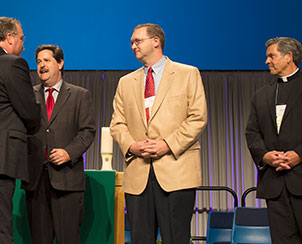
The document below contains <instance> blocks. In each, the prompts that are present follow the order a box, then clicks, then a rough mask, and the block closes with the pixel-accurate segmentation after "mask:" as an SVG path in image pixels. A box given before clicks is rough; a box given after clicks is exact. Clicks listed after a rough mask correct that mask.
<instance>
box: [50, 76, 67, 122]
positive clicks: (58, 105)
mask: <svg viewBox="0 0 302 244" xmlns="http://www.w3.org/2000/svg"><path fill="white" fill-rule="evenodd" d="M70 94H71V92H70V87H69V85H68V84H67V83H66V82H64V81H63V83H62V86H61V89H60V92H59V95H58V97H57V101H56V103H55V106H54V108H53V111H52V114H51V117H50V121H49V124H51V123H52V122H53V121H54V119H55V118H56V116H57V115H58V113H59V111H60V110H61V109H62V107H63V105H64V103H65V102H66V101H67V99H68V98H69V96H70Z"/></svg>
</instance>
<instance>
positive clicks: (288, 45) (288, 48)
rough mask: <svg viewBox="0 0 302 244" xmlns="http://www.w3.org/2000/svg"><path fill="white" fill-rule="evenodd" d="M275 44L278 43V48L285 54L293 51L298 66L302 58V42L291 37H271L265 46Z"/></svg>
mask: <svg viewBox="0 0 302 244" xmlns="http://www.w3.org/2000/svg"><path fill="white" fill-rule="evenodd" d="M273 44H278V46H277V50H278V51H279V52H280V53H281V54H282V55H283V56H284V55H285V54H287V53H289V52H291V53H292V54H293V61H294V63H295V64H296V66H297V67H298V66H299V65H300V63H301V59H302V46H301V43H300V42H299V41H298V40H296V39H294V38H290V37H276V38H272V39H269V40H268V41H267V42H266V43H265V46H266V47H269V46H271V45H273Z"/></svg>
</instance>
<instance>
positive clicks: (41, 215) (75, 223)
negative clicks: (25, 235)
mask: <svg viewBox="0 0 302 244" xmlns="http://www.w3.org/2000/svg"><path fill="white" fill-rule="evenodd" d="M26 202H27V213H28V220H29V226H30V230H31V237H32V244H53V240H54V238H55V239H56V243H57V244H69V243H72V244H80V243H81V241H80V226H81V223H82V221H83V217H84V192H82V191H81V192H71V191H58V190H56V189H54V188H53V187H52V186H51V183H50V180H49V175H48V171H47V169H43V172H42V174H41V177H40V180H39V184H38V186H37V188H36V190H35V191H27V192H26Z"/></svg>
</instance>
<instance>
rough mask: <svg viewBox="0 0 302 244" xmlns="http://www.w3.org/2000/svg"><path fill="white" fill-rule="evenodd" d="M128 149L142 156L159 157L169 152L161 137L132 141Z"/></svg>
mask: <svg viewBox="0 0 302 244" xmlns="http://www.w3.org/2000/svg"><path fill="white" fill-rule="evenodd" d="M129 150H130V152H131V153H133V154H135V155H136V156H139V157H143V158H160V157H161V156H163V155H165V154H167V153H168V152H170V148H169V146H168V144H167V143H166V142H165V140H163V139H161V140H151V139H146V140H144V141H138V142H135V143H133V144H132V145H131V146H130V148H129Z"/></svg>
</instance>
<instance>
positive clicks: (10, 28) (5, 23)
mask: <svg viewBox="0 0 302 244" xmlns="http://www.w3.org/2000/svg"><path fill="white" fill-rule="evenodd" d="M17 25H19V26H21V22H20V21H19V20H17V19H14V18H9V17H0V41H4V40H5V39H6V35H7V34H8V33H12V34H14V35H17V34H18V32H17Z"/></svg>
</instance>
